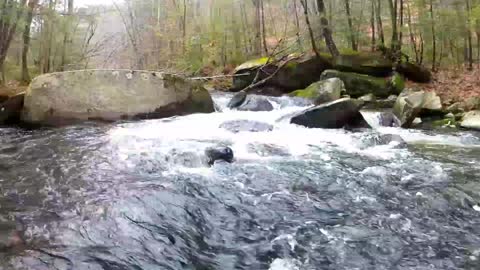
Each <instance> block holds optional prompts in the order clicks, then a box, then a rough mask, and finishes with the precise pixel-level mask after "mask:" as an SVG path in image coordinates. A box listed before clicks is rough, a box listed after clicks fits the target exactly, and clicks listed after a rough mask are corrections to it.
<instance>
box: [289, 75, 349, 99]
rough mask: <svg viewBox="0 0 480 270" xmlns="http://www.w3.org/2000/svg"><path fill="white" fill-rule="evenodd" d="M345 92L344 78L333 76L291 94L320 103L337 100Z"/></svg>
mask: <svg viewBox="0 0 480 270" xmlns="http://www.w3.org/2000/svg"><path fill="white" fill-rule="evenodd" d="M344 92H345V85H344V83H343V82H342V80H340V79H338V78H331V79H328V80H324V81H318V82H315V83H312V84H311V85H309V86H308V87H307V88H305V89H302V90H296V91H294V92H292V93H290V94H289V96H292V97H301V98H306V99H310V100H312V101H313V102H314V103H315V104H317V105H318V104H322V103H326V102H330V101H334V100H337V99H339V98H340V97H341V95H342V94H343V93H344Z"/></svg>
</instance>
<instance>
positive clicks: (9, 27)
mask: <svg viewBox="0 0 480 270" xmlns="http://www.w3.org/2000/svg"><path fill="white" fill-rule="evenodd" d="M11 1H14V0H3V4H2V7H1V8H2V12H3V14H2V15H1V16H0V30H1V31H0V73H1V75H0V84H4V83H5V70H4V63H5V59H6V58H7V52H8V49H9V48H10V44H11V43H12V40H13V36H14V34H15V32H16V30H17V24H18V22H19V20H20V18H21V17H22V14H23V10H24V7H25V4H26V3H27V0H21V1H20V3H18V6H16V5H13V4H12V2H11ZM7 15H8V16H7ZM10 16H12V17H10Z"/></svg>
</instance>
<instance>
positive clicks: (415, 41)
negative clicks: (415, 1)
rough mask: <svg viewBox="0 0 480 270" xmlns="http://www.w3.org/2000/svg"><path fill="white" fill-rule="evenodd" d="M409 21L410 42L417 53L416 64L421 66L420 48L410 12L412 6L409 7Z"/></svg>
mask: <svg viewBox="0 0 480 270" xmlns="http://www.w3.org/2000/svg"><path fill="white" fill-rule="evenodd" d="M407 19H408V31H409V33H410V42H411V43H412V47H413V51H414V52H415V62H416V63H417V64H419V63H420V56H419V53H418V48H417V40H416V38H415V34H414V32H413V25H412V13H411V11H410V5H407Z"/></svg>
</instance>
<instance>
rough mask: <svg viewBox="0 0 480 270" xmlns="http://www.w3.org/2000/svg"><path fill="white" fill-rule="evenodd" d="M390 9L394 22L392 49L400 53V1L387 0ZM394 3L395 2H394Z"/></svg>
mask: <svg viewBox="0 0 480 270" xmlns="http://www.w3.org/2000/svg"><path fill="white" fill-rule="evenodd" d="M387 1H388V7H389V8H390V17H391V20H392V22H391V23H392V40H391V49H392V51H393V52H396V51H398V32H397V31H398V30H397V10H398V9H397V8H398V0H387ZM392 1H393V2H392Z"/></svg>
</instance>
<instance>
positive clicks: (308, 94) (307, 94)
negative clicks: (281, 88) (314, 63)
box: [290, 83, 318, 99]
mask: <svg viewBox="0 0 480 270" xmlns="http://www.w3.org/2000/svg"><path fill="white" fill-rule="evenodd" d="M317 89H318V83H314V84H311V85H310V86H309V87H307V88H305V89H301V90H296V91H293V92H292V93H290V96H292V97H302V98H308V99H313V98H315V97H316V96H317V94H318V93H317Z"/></svg>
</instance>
